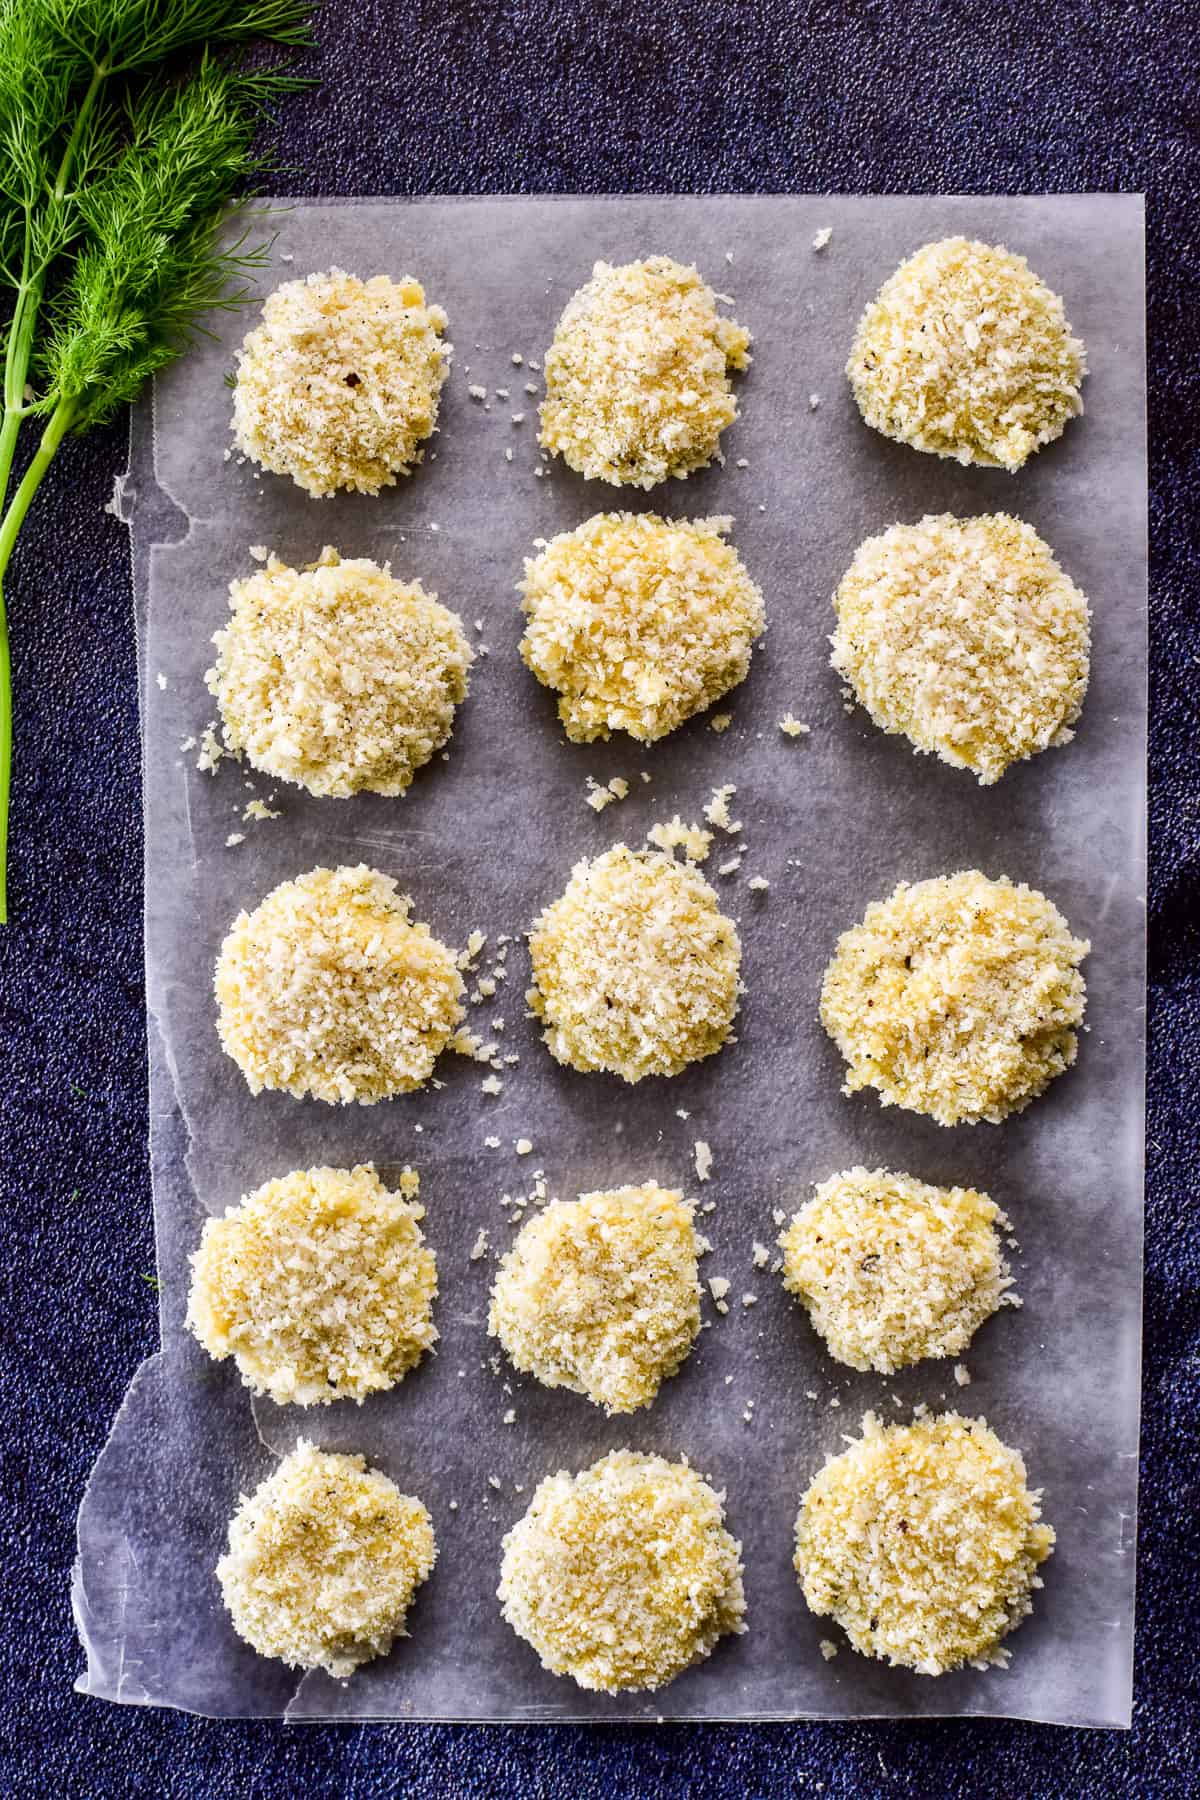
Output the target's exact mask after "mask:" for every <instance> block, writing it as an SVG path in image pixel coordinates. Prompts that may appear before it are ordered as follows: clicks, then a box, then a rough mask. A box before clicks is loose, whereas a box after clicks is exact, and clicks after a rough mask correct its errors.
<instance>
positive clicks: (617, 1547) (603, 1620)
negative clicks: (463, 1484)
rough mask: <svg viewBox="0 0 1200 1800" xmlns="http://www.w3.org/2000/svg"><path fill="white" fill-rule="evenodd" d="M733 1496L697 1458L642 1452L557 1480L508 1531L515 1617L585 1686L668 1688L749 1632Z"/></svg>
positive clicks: (508, 1589) (506, 1600)
mask: <svg viewBox="0 0 1200 1800" xmlns="http://www.w3.org/2000/svg"><path fill="white" fill-rule="evenodd" d="M723 1501H724V1496H723V1495H722V1494H719V1493H716V1492H714V1490H713V1489H712V1488H711V1487H710V1486H709V1485H708V1483H707V1482H706V1481H703V1480H702V1479H701V1477H700V1476H699V1475H698V1474H696V1472H695V1471H694V1470H693V1469H690V1468H689V1467H688V1465H687V1464H686V1463H685V1462H681V1463H670V1462H667V1461H665V1459H664V1458H663V1457H661V1456H643V1455H640V1454H638V1453H637V1452H635V1451H632V1450H614V1451H613V1452H612V1453H611V1454H610V1455H608V1456H605V1457H603V1458H602V1459H601V1460H600V1461H599V1462H598V1463H594V1464H593V1465H592V1467H591V1468H589V1469H584V1470H583V1471H582V1472H581V1473H580V1474H578V1475H569V1474H567V1472H566V1471H565V1470H560V1471H559V1473H558V1474H557V1475H550V1476H547V1478H546V1479H545V1480H544V1481H542V1482H540V1483H539V1485H538V1487H537V1489H536V1491H535V1493H534V1496H533V1499H532V1501H531V1503H530V1506H529V1510H528V1511H527V1512H526V1513H525V1515H524V1517H523V1518H521V1519H520V1520H518V1522H517V1524H516V1525H515V1526H514V1527H513V1529H512V1530H511V1531H510V1532H509V1533H508V1535H507V1537H506V1538H505V1539H504V1557H503V1562H502V1565H501V1572H500V1586H499V1589H498V1590H497V1591H498V1597H499V1599H500V1602H501V1605H502V1608H503V1612H504V1617H505V1618H506V1619H507V1621H508V1623H509V1624H510V1625H511V1626H512V1628H513V1630H514V1631H515V1632H516V1633H517V1635H518V1636H519V1637H522V1638H524V1639H525V1641H526V1642H527V1643H529V1644H530V1645H532V1647H533V1649H534V1650H535V1651H536V1652H537V1654H538V1656H539V1657H540V1659H541V1662H542V1665H543V1667H544V1668H547V1669H549V1670H551V1671H552V1672H553V1673H554V1674H556V1675H570V1676H571V1677H572V1678H573V1679H574V1680H575V1681H576V1682H578V1684H579V1686H580V1687H582V1688H591V1689H597V1690H600V1691H602V1692H605V1693H620V1692H623V1691H628V1690H631V1689H632V1690H646V1689H655V1688H659V1687H662V1686H663V1685H664V1684H665V1683H666V1682H668V1681H671V1680H673V1679H674V1677H675V1676H676V1675H679V1674H681V1673H682V1671H683V1670H684V1669H686V1668H688V1667H689V1666H690V1665H691V1664H692V1663H694V1662H697V1661H699V1660H700V1659H701V1658H703V1657H706V1656H708V1655H709V1654H710V1653H711V1652H712V1650H713V1648H714V1647H715V1645H716V1643H717V1642H718V1640H719V1639H720V1638H721V1637H722V1636H724V1635H725V1634H726V1633H727V1632H732V1633H740V1632H742V1631H744V1630H745V1623H744V1614H745V1610H746V1601H745V1595H744V1592H743V1589H742V1565H741V1562H740V1556H741V1545H740V1544H739V1543H737V1542H736V1540H735V1539H734V1538H733V1537H731V1535H730V1533H729V1532H728V1531H727V1530H726V1528H725V1522H724V1521H725V1513H724V1505H723Z"/></svg>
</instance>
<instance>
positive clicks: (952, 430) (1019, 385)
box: [846, 237, 1087, 471]
mask: <svg viewBox="0 0 1200 1800" xmlns="http://www.w3.org/2000/svg"><path fill="white" fill-rule="evenodd" d="M1086 368H1087V364H1086V356H1085V351H1084V347H1083V345H1082V343H1081V342H1080V341H1079V339H1078V338H1077V337H1075V336H1074V335H1073V334H1072V331H1071V327H1070V325H1069V324H1068V323H1067V319H1066V315H1065V313H1064V310H1063V303H1062V301H1061V299H1060V298H1059V296H1058V295H1057V294H1055V293H1052V292H1051V290H1050V289H1049V288H1048V287H1047V286H1046V285H1045V283H1044V282H1042V281H1040V280H1039V279H1038V277H1037V276H1036V275H1035V274H1034V273H1033V271H1032V269H1031V268H1030V267H1029V264H1028V263H1027V262H1026V261H1025V258H1024V257H1023V256H1014V255H1012V254H1011V253H1010V252H1009V251H1008V250H1006V249H1004V248H1003V246H993V245H991V244H981V243H978V242H969V241H968V240H967V239H966V238H961V237H956V238H943V239H942V240H940V242H938V243H934V244H926V245H924V247H923V248H922V249H920V250H918V251H917V252H916V254H915V255H914V256H911V257H909V259H908V261H907V262H904V263H901V265H900V267H899V268H898V269H897V270H896V272H895V274H894V275H891V276H889V278H888V279H887V281H885V282H884V284H883V286H882V287H881V288H880V290H879V293H878V294H877V295H876V297H875V299H874V300H872V302H871V304H870V305H869V306H868V307H867V309H866V311H865V312H864V314H863V316H862V319H861V321H860V322H859V327H858V333H857V336H856V337H855V340H854V348H853V349H852V351H851V352H850V361H849V362H848V364H847V365H846V373H847V374H848V376H849V377H850V385H851V387H852V388H853V390H854V398H855V399H856V400H857V402H858V407H859V411H860V412H861V413H862V416H863V418H864V419H865V420H866V422H867V424H868V425H872V426H874V428H875V430H876V431H881V432H883V434H884V435H885V437H890V438H895V439H896V440H897V441H898V442H900V443H902V444H911V445H912V446H913V448H914V449H916V450H925V451H929V452H932V453H933V454H934V455H937V456H948V457H954V458H956V459H957V461H959V462H960V463H984V464H991V465H998V466H999V467H1001V468H1005V469H1008V470H1010V471H1014V470H1017V469H1019V468H1020V467H1021V466H1022V464H1023V463H1025V462H1026V461H1027V460H1028V458H1029V457H1030V456H1031V455H1032V454H1033V453H1034V451H1036V450H1039V449H1040V448H1041V447H1042V445H1043V444H1048V443H1050V442H1052V440H1053V439H1055V438H1057V437H1059V436H1060V435H1061V433H1062V431H1063V428H1064V427H1065V425H1066V424H1067V422H1068V420H1070V419H1073V418H1075V417H1076V416H1077V415H1078V414H1079V413H1081V412H1082V411H1083V402H1082V400H1081V398H1080V392H1079V390H1080V384H1081V382H1082V381H1083V377H1084V375H1085V373H1086Z"/></svg>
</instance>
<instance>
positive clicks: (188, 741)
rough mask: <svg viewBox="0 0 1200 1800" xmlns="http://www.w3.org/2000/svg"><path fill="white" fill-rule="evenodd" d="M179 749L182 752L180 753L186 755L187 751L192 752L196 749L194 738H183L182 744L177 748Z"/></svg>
mask: <svg viewBox="0 0 1200 1800" xmlns="http://www.w3.org/2000/svg"><path fill="white" fill-rule="evenodd" d="M179 748H180V750H182V751H183V752H184V753H185V754H186V753H187V751H189V750H194V749H195V748H196V740H195V738H194V737H185V738H184V740H183V742H182V743H181V744H180V746H179Z"/></svg>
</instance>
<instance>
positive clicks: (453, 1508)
mask: <svg viewBox="0 0 1200 1800" xmlns="http://www.w3.org/2000/svg"><path fill="white" fill-rule="evenodd" d="M458 1372H459V1374H460V1375H461V1374H462V1370H461V1369H460V1370H459V1371H458ZM450 1511H451V1512H457V1511H458V1501H457V1500H451V1502H450Z"/></svg>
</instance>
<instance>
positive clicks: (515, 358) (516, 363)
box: [512, 350, 525, 369]
mask: <svg viewBox="0 0 1200 1800" xmlns="http://www.w3.org/2000/svg"><path fill="white" fill-rule="evenodd" d="M524 361H525V358H524V357H523V356H522V355H521V352H520V351H519V350H514V351H513V353H512V365H513V368H514V369H519V368H520V367H521V364H522V363H523V362H524Z"/></svg>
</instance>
